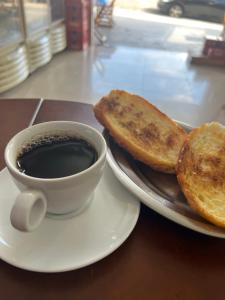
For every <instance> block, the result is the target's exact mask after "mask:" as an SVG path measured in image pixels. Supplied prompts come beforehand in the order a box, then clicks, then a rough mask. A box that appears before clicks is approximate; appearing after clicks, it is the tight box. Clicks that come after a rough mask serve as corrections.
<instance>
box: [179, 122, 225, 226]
mask: <svg viewBox="0 0 225 300" xmlns="http://www.w3.org/2000/svg"><path fill="white" fill-rule="evenodd" d="M177 179H178V182H179V184H180V186H181V188H182V191H183V193H184V195H185V197H186V199H187V201H188V203H189V204H190V206H191V207H192V208H193V209H194V210H196V211H197V212H198V213H199V214H200V215H201V216H202V217H204V218H205V219H207V220H208V221H210V222H211V223H214V224H215V225H218V226H220V227H224V228H225V127H224V126H222V125H221V124H219V123H216V122H213V123H209V124H204V125H202V126H201V127H199V128H196V129H193V130H192V132H191V133H190V135H189V136H188V139H187V140H186V142H185V143H184V145H183V147H182V150H181V152H180V157H179V160H178V164H177Z"/></svg>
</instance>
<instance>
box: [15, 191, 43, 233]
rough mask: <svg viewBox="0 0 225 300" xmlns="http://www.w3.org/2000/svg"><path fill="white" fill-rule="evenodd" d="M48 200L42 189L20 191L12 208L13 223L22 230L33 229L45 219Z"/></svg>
mask: <svg viewBox="0 0 225 300" xmlns="http://www.w3.org/2000/svg"><path fill="white" fill-rule="evenodd" d="M46 210H47V201H46V197H45V195H44V194H43V193H42V192H41V191H36V190H26V191H24V192H22V193H20V194H19V195H18V196H17V198H16V202H15V204H14V205H13V208H12V210H11V215H10V219H11V223H12V225H13V227H15V228H16V229H18V230H20V231H33V230H34V229H36V228H37V227H38V226H39V225H40V223H41V221H42V220H43V218H44V216H45V214H46Z"/></svg>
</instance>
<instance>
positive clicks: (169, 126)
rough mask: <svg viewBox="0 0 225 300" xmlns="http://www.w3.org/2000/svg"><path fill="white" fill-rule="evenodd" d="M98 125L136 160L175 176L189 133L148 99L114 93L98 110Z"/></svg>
mask: <svg viewBox="0 0 225 300" xmlns="http://www.w3.org/2000/svg"><path fill="white" fill-rule="evenodd" d="M94 112H95V116H96V118H97V119H98V121H99V122H100V123H101V124H102V125H103V126H104V127H105V128H107V129H108V131H109V133H110V134H111V135H112V137H113V138H114V139H115V140H116V142H117V143H118V144H119V145H120V146H122V147H123V148H125V149H126V150H127V151H128V152H129V153H130V154H131V155H132V156H133V157H134V158H135V159H137V160H140V161H141V162H143V163H145V164H147V165H149V166H150V167H152V168H153V169H155V170H158V171H161V172H165V173H175V167H176V164H177V160H178V156H179V151H180V149H181V147H182V145H183V143H184V140H185V138H186V136H187V135H186V133H185V131H184V130H183V129H182V128H181V127H180V126H178V125H177V124H176V123H175V122H174V121H173V120H171V119H170V118H169V117H167V116H166V115H165V114H164V113H162V112H161V111H160V110H158V109H157V108H156V107H155V106H154V105H152V104H150V103H149V102H148V101H146V100H145V99H144V98H142V97H139V96H136V95H132V94H130V93H128V92H125V91H120V90H113V91H111V92H110V94H109V95H108V96H105V97H103V98H102V99H101V100H100V101H99V102H98V103H97V104H96V105H95V107H94Z"/></svg>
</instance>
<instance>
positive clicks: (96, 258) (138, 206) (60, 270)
mask: <svg viewBox="0 0 225 300" xmlns="http://www.w3.org/2000/svg"><path fill="white" fill-rule="evenodd" d="M106 169H107V168H105V172H109V170H110V171H111V172H112V175H113V176H115V175H114V172H113V170H112V169H111V167H110V166H109V165H108V169H109V170H106ZM2 173H3V174H2ZM4 173H6V174H4ZM1 175H3V176H9V172H8V170H7V168H4V169H2V170H1V171H0V176H1ZM103 176H104V175H103ZM115 179H116V180H117V178H116V176H115ZM118 183H119V184H121V183H120V182H118ZM122 188H123V189H125V188H124V186H123V185H122ZM125 192H126V193H128V194H129V191H128V190H127V189H125ZM134 200H135V201H133V203H135V205H136V206H135V207H134V208H135V211H134V214H133V220H132V222H130V225H129V227H130V228H129V230H127V231H126V232H125V233H124V234H123V235H122V236H121V237H120V239H118V241H117V243H115V244H114V247H112V248H111V249H110V250H109V251H106V250H104V251H99V253H98V254H97V255H95V256H94V257H93V256H92V258H91V259H89V260H87V261H85V263H81V264H76V265H75V266H74V265H73V266H72V265H71V266H69V267H68V266H66V267H65V268H56V269H51V270H49V269H43V268H37V267H32V266H31V267H27V266H24V265H22V264H20V263H17V262H15V261H14V260H10V259H8V257H6V258H5V257H4V256H3V255H2V251H1V248H0V259H1V260H2V261H4V262H6V263H8V264H9V265H11V266H13V267H16V268H18V269H22V270H26V271H31V272H38V273H63V272H68V271H74V270H78V269H81V268H84V267H87V266H90V265H92V264H94V263H96V262H98V261H100V260H102V259H104V258H105V257H107V256H109V255H110V254H112V253H113V252H114V251H116V250H117V249H118V248H119V247H120V246H122V244H123V243H124V242H125V241H126V240H127V239H128V237H129V236H130V234H131V233H132V231H133V230H134V228H135V226H136V224H137V221H138V219H139V215H140V209H141V203H140V201H139V200H138V199H134ZM84 213H85V212H84Z"/></svg>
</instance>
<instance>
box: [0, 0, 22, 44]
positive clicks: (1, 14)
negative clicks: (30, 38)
mask: <svg viewBox="0 0 225 300" xmlns="http://www.w3.org/2000/svg"><path fill="white" fill-rule="evenodd" d="M23 39H24V36H23V27H22V18H21V9H20V2H19V1H17V0H0V48H2V47H6V46H9V45H11V44H15V43H19V42H21V41H22V40H23Z"/></svg>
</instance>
